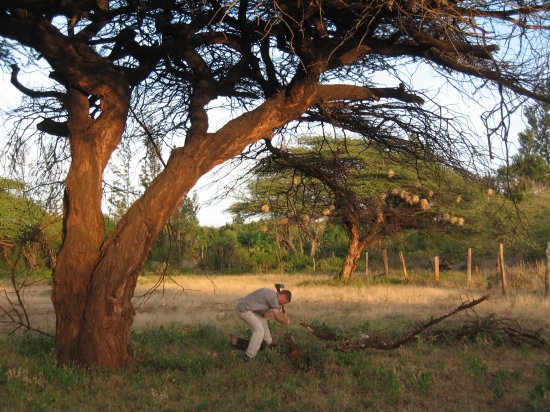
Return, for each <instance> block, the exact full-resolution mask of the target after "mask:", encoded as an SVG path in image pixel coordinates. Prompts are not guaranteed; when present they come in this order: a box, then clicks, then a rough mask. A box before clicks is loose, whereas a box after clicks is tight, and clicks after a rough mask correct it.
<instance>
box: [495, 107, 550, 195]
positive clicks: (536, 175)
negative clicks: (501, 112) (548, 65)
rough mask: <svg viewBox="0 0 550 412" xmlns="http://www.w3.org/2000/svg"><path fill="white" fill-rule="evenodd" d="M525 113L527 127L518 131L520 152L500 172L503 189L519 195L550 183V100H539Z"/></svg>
mask: <svg viewBox="0 0 550 412" xmlns="http://www.w3.org/2000/svg"><path fill="white" fill-rule="evenodd" d="M524 113H525V117H526V118H527V129H526V130H524V131H523V132H521V133H519V135H518V139H519V150H518V154H517V155H515V156H514V157H513V158H512V161H511V162H510V166H509V167H506V166H504V167H502V168H500V169H499V170H498V173H497V180H498V181H499V182H500V186H502V188H503V189H502V190H503V192H504V193H507V194H508V195H509V196H513V197H514V198H516V199H519V198H521V192H525V191H527V190H529V189H532V188H533V186H535V187H540V186H546V187H547V188H548V187H550V104H548V103H543V102H539V103H535V104H533V105H530V106H528V107H527V108H526V109H525V112H524Z"/></svg>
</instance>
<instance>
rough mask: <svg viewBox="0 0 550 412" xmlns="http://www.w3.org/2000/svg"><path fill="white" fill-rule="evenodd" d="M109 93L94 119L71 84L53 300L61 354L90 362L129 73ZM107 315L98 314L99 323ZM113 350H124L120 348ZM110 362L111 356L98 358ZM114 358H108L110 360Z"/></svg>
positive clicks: (61, 357)
mask: <svg viewBox="0 0 550 412" xmlns="http://www.w3.org/2000/svg"><path fill="white" fill-rule="evenodd" d="M116 77H117V78H116V79H115V81H112V82H111V84H113V86H112V87H111V88H108V87H106V89H108V90H106V93H105V95H104V96H102V97H103V99H102V100H103V102H102V103H103V106H102V107H103V109H104V112H103V113H102V114H101V115H100V116H99V117H98V119H97V120H95V121H92V119H91V118H90V116H89V114H88V110H89V103H88V99H87V96H86V95H85V94H83V93H81V92H80V91H79V90H76V89H69V90H68V92H67V97H66V101H65V106H66V108H67V110H68V128H69V142H70V145H71V166H70V168H69V171H68V174H67V178H66V181H65V196H64V214H63V243H62V245H61V248H60V251H59V253H58V256H57V259H56V267H55V271H54V275H53V288H52V302H53V305H54V309H55V314H56V347H55V352H56V356H57V358H58V360H59V361H60V362H62V363H65V362H70V361H74V362H85V359H84V358H83V348H85V347H86V346H88V345H89V342H87V341H86V340H85V339H82V331H83V329H84V328H85V327H86V326H85V320H84V313H85V310H86V305H87V302H88V299H89V293H90V292H91V291H90V287H89V286H90V280H91V279H92V276H93V273H94V269H95V268H96V266H97V263H98V258H99V256H100V248H101V244H102V242H103V237H104V228H103V215H102V213H101V199H102V190H101V185H102V176H103V171H104V170H105V167H106V165H107V161H108V159H109V157H110V155H111V153H112V152H113V151H114V149H115V148H116V146H117V144H118V143H119V142H120V138H121V136H122V132H123V130H124V125H125V122H126V115H127V112H128V107H129V101H130V95H129V89H128V87H127V86H126V83H125V82H124V80H123V79H121V78H118V77H120V76H116ZM102 321H103V320H102V319H101V318H99V319H96V320H95V322H96V323H98V324H101V323H102ZM113 356H115V357H116V356H119V354H114V355H113ZM98 363H100V364H106V362H103V361H102V362H98ZM107 363H108V362H107Z"/></svg>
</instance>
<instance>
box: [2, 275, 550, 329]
mask: <svg viewBox="0 0 550 412" xmlns="http://www.w3.org/2000/svg"><path fill="white" fill-rule="evenodd" d="M319 278H320V277H319V276H316V277H315V279H319ZM307 279H312V277H311V276H309V275H240V276H210V277H208V276H181V277H177V278H174V279H173V280H167V281H166V282H165V283H164V284H161V285H160V286H158V287H157V288H156V289H155V290H152V288H153V286H154V282H155V279H152V278H140V279H139V280H138V286H137V288H136V293H135V297H134V306H135V310H136V317H135V320H134V325H133V327H134V329H136V330H143V329H146V328H152V327H158V326H160V325H170V324H176V325H189V326H196V325H201V324H211V325H215V326H217V327H219V328H220V329H222V330H224V331H227V332H231V331H234V330H236V329H237V328H239V327H241V326H242V323H241V321H240V320H239V319H238V318H237V316H236V314H235V306H236V305H237V303H238V301H239V299H240V298H242V297H243V296H244V295H246V294H247V293H249V292H251V291H253V290H255V289H257V288H260V287H268V288H273V287H274V283H276V282H280V283H284V284H285V287H286V289H289V290H291V291H292V294H293V300H292V303H291V304H289V305H288V307H287V312H288V314H289V316H290V318H291V320H292V321H294V322H298V321H300V320H303V321H306V322H308V323H309V322H326V323H332V324H338V325H345V324H346V323H348V322H349V323H353V322H364V321H369V322H372V324H375V325H384V324H386V323H388V322H391V323H394V322H402V323H403V324H405V325H406V324H407V323H412V322H414V321H418V320H427V319H429V318H430V317H432V316H439V315H441V314H444V313H447V312H449V311H450V310H452V309H453V308H455V307H456V306H458V305H460V304H461V303H462V302H465V301H467V300H471V299H474V298H478V297H480V296H482V295H485V294H487V290H481V289H480V290H468V289H466V288H460V287H457V286H456V285H455V286H451V287H449V285H447V286H443V285H441V286H437V287H434V286H415V285H410V284H409V285H376V286H369V287H351V286H350V287H342V286H312V285H303V282H304V281H305V280H307ZM4 290H5V291H8V289H7V287H6V285H1V284H0V292H1V293H2V296H4ZM12 297H13V296H12ZM23 297H24V301H25V305H26V307H27V308H28V314H29V318H30V321H31V324H32V326H34V327H37V328H40V329H41V330H43V331H47V332H49V333H53V331H54V328H55V316H54V312H53V306H52V303H51V287H50V286H49V285H47V284H46V283H45V282H42V283H38V284H36V285H34V286H32V287H31V288H30V289H28V290H26V291H25V293H24V296H23ZM0 304H1V305H3V306H4V307H5V305H6V301H5V299H3V300H2V301H1V302H0ZM489 313H495V314H497V315H498V316H501V317H505V318H511V319H516V320H518V321H519V322H520V323H521V324H522V325H523V326H525V327H530V328H536V329H538V328H543V329H546V330H547V331H550V316H548V314H549V313H550V299H544V298H543V297H542V296H540V295H538V296H537V295H535V294H533V293H529V294H527V293H526V294H514V295H512V296H508V297H506V296H503V295H502V294H501V293H499V292H493V293H492V295H491V296H490V298H489V300H488V301H486V302H483V303H481V304H480V305H478V306H477V307H476V308H475V313H474V312H470V313H469V314H463V315H462V316H475V315H476V314H477V315H479V316H484V315H486V314H489ZM9 327H10V325H6V324H0V328H2V329H3V330H0V332H2V331H4V332H5V331H7V330H9V329H8V328H9Z"/></svg>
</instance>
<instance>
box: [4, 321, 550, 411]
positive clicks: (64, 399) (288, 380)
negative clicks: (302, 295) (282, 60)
mask: <svg viewBox="0 0 550 412" xmlns="http://www.w3.org/2000/svg"><path fill="white" fill-rule="evenodd" d="M324 327H325V328H326V329H327V330H333V331H337V332H339V333H342V334H344V335H348V336H350V335H353V334H354V333H356V332H357V331H361V330H364V329H365V327H367V328H368V327H369V324H368V323H367V322H365V323H361V324H357V325H350V327H349V328H347V329H346V330H341V328H340V329H339V328H336V327H334V326H331V325H324ZM290 330H291V332H292V334H293V336H294V338H295V339H296V341H297V343H298V345H299V346H300V347H301V348H302V350H303V351H304V356H303V357H302V359H301V360H300V361H299V362H296V363H293V362H291V361H290V359H289V358H288V356H287V353H288V347H287V345H286V343H285V340H284V337H285V333H286V328H284V327H282V326H278V325H274V327H273V335H274V336H275V337H276V338H277V339H278V345H277V346H276V347H275V348H274V349H270V350H266V351H262V352H260V353H259V355H258V357H257V358H256V359H255V360H254V361H253V362H246V361H245V360H244V356H243V353H242V352H240V351H237V350H235V349H233V348H231V347H230V345H229V342H228V338H227V337H226V336H225V334H224V333H223V332H221V331H220V330H219V329H217V328H216V327H213V326H202V327H195V328H192V329H182V328H179V327H160V328H156V329H150V330H147V331H144V332H135V333H133V334H132V336H131V342H132V350H133V353H134V356H135V358H136V361H137V362H136V364H135V365H132V366H130V367H127V368H125V369H123V370H120V371H104V370H98V369H94V368H87V369H85V368H81V367H78V366H74V365H73V366H60V365H58V364H57V363H56V361H55V359H54V358H53V355H52V352H53V342H52V341H51V340H50V339H48V338H45V337H38V336H19V337H14V338H2V339H0V410H6V411H54V410H55V411H58V410H82V411H100V410H101V411H111V410H137V411H141V410H143V411H145V410H160V411H201V410H203V411H232V410H246V411H283V410H285V411H288V410H292V411H313V410H323V411H324V410H326V411H331V410H350V411H357V410H400V409H404V408H405V409H407V410H451V411H452V410H457V411H458V410H481V409H484V410H517V411H543V410H548V408H550V350H549V349H548V348H533V347H527V346H519V347H518V346H511V345H509V344H508V345H507V344H503V345H498V346H494V345H493V344H492V343H490V342H489V341H487V340H479V341H476V342H472V341H459V342H456V341H455V342H448V341H447V342H445V343H439V344H434V343H429V342H424V341H421V340H420V341H417V342H416V343H413V344H411V345H409V346H407V347H402V348H400V349H397V350H394V351H374V350H369V351H358V352H340V351H337V350H334V348H333V347H332V346H330V345H329V344H327V343H326V342H322V341H320V340H318V339H317V338H315V337H314V336H313V335H311V334H309V333H308V332H307V331H305V329H304V328H301V327H300V326H297V325H293V326H291V327H290Z"/></svg>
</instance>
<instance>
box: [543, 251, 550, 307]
mask: <svg viewBox="0 0 550 412" xmlns="http://www.w3.org/2000/svg"><path fill="white" fill-rule="evenodd" d="M548 283H550V242H548V243H547V244H546V271H545V272H544V297H545V298H548Z"/></svg>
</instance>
